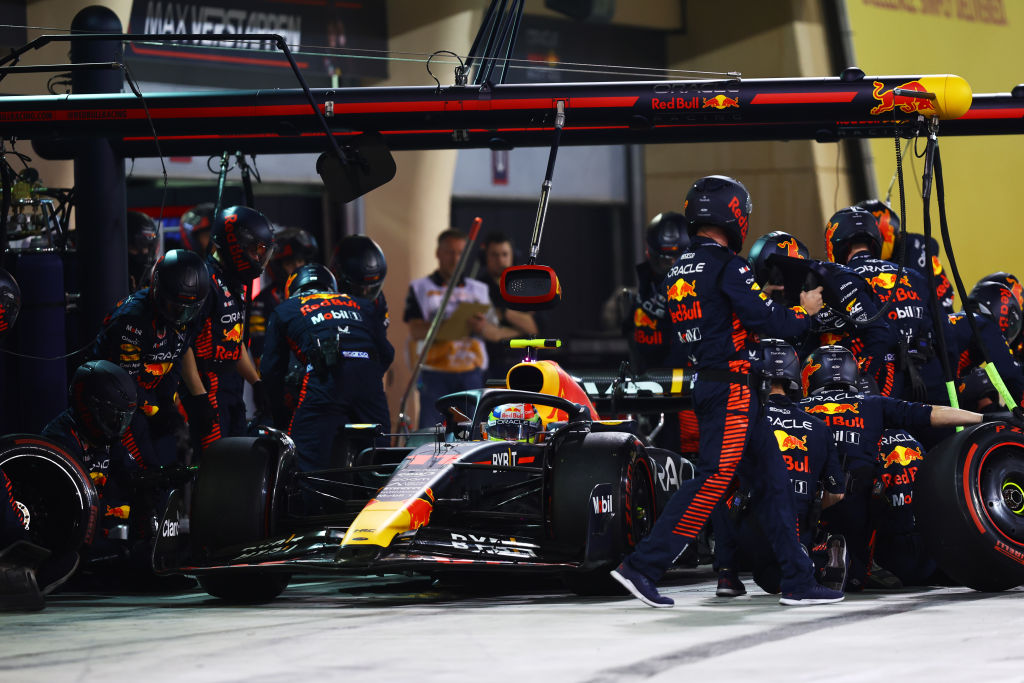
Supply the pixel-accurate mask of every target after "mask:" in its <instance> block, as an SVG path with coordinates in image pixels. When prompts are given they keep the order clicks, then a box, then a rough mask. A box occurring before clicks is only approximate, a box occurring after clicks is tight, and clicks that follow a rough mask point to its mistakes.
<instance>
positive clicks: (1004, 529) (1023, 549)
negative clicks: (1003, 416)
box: [914, 423, 1024, 591]
mask: <svg viewBox="0 0 1024 683" xmlns="http://www.w3.org/2000/svg"><path fill="white" fill-rule="evenodd" d="M914 510H915V517H916V519H917V524H918V527H919V528H920V530H921V534H922V535H923V537H924V539H925V542H926V543H927V545H928V549H929V552H930V553H931V554H932V556H933V557H934V558H935V560H936V562H937V563H938V565H939V568H940V569H942V570H943V571H944V572H945V573H946V574H948V575H949V576H950V577H951V578H952V579H954V580H955V581H958V582H959V583H962V584H964V585H965V586H968V587H970V588H973V589H974V590H978V591H1003V590H1007V589H1009V588H1013V587H1014V586H1019V585H1021V584H1022V583H1024V433H1022V432H1021V430H1019V429H1017V428H1014V427H1009V426H1007V425H1005V424H1002V423H984V424H981V425H978V426H976V427H972V428H969V429H966V430H964V431H963V432H960V433H959V434H957V435H956V436H953V437H951V438H950V439H947V440H946V441H943V442H942V443H941V444H939V445H938V446H936V447H935V448H934V449H932V450H931V451H929V453H928V454H927V455H926V456H925V459H924V463H923V464H922V466H921V469H920V470H919V471H918V474H917V479H916V480H915V481H914Z"/></svg>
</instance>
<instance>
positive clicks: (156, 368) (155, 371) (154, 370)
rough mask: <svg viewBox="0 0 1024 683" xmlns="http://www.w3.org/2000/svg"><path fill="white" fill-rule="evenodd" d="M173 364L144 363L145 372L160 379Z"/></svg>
mask: <svg viewBox="0 0 1024 683" xmlns="http://www.w3.org/2000/svg"><path fill="white" fill-rule="evenodd" d="M173 366H174V363H146V372H148V373H149V374H151V375H153V376H154V377H162V376H164V375H166V374H167V373H168V372H170V371H171V368H172V367H173Z"/></svg>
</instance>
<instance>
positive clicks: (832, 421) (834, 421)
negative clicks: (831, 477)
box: [800, 356, 932, 587]
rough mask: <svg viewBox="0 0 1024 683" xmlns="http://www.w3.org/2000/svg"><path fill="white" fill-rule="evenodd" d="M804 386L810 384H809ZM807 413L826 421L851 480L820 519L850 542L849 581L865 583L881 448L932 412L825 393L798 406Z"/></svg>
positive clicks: (807, 370) (926, 422) (924, 422)
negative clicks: (885, 435) (887, 432)
mask: <svg viewBox="0 0 1024 683" xmlns="http://www.w3.org/2000/svg"><path fill="white" fill-rule="evenodd" d="M813 368H814V364H813V356H812V358H811V359H809V360H808V364H806V365H805V366H804V374H805V376H809V375H810V374H813V372H814V369H813ZM805 384H806V382H805ZM800 404H801V406H802V407H803V409H804V411H806V412H807V413H808V414H811V415H814V416H815V417H818V418H820V419H822V420H823V421H824V422H825V424H827V425H828V426H829V427H830V428H831V430H832V436H833V438H834V439H835V442H836V447H837V448H838V449H839V456H840V461H841V462H842V465H843V467H844V469H846V471H847V472H849V474H850V482H849V486H848V488H847V492H846V497H845V498H844V499H843V500H842V501H841V502H839V503H837V504H836V505H834V506H832V507H830V508H829V509H828V510H825V511H824V512H823V513H822V519H823V520H824V521H825V523H826V524H827V526H828V530H829V531H830V532H832V533H839V534H842V535H843V536H845V537H846V543H847V549H848V550H849V552H850V581H851V582H852V583H851V585H853V586H854V587H856V586H858V584H859V583H863V581H864V579H865V578H866V576H867V572H868V569H869V567H870V562H871V558H870V552H869V545H870V540H871V532H872V525H871V521H870V510H869V508H870V500H871V493H872V489H873V487H874V482H875V479H876V478H877V477H878V476H879V474H880V473H881V468H880V466H879V460H878V443H879V440H880V439H881V437H882V432H883V430H884V429H885V428H886V427H902V428H906V429H910V430H912V431H913V430H915V429H920V428H925V427H928V426H930V425H931V414H932V407H931V406H930V405H926V404H923V403H911V402H908V401H900V400H897V399H894V398H889V397H887V396H872V395H865V394H861V393H851V392H849V391H847V390H845V389H823V390H821V391H819V392H818V393H815V394H814V395H812V396H808V397H807V398H805V399H803V400H802V401H801V402H800Z"/></svg>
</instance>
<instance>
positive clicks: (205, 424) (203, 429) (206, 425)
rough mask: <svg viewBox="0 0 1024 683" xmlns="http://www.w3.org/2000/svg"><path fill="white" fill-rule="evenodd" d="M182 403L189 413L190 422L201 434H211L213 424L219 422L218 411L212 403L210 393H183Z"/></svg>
mask: <svg viewBox="0 0 1024 683" xmlns="http://www.w3.org/2000/svg"><path fill="white" fill-rule="evenodd" d="M181 405H183V406H184V407H185V412H186V413H188V421H189V423H190V424H191V425H192V426H193V427H194V428H195V429H196V430H197V431H198V432H199V433H200V434H209V433H210V432H211V431H212V430H213V425H214V424H215V423H216V422H217V411H216V410H214V409H213V406H212V405H211V404H210V398H209V395H208V394H198V395H196V396H193V395H191V394H182V395H181Z"/></svg>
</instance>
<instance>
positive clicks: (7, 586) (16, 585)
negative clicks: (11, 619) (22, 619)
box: [0, 564, 46, 612]
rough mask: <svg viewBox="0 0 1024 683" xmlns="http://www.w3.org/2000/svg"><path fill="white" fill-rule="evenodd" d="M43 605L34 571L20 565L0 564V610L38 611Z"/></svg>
mask: <svg viewBox="0 0 1024 683" xmlns="http://www.w3.org/2000/svg"><path fill="white" fill-rule="evenodd" d="M45 606H46V605H45V603H44V602H43V594H42V593H40V592H39V586H38V585H37V584H36V573H35V571H33V570H32V569H31V568H30V567H25V566H22V565H14V564H0V612H38V611H39V610H41V609H43V607H45Z"/></svg>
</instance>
